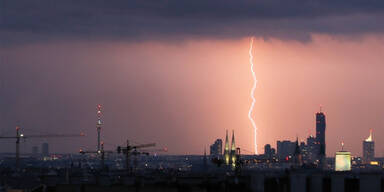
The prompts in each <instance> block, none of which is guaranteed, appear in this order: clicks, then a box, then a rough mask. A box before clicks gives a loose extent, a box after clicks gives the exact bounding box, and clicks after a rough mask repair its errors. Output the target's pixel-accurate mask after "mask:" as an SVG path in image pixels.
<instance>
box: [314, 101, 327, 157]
mask: <svg viewBox="0 0 384 192" xmlns="http://www.w3.org/2000/svg"><path fill="white" fill-rule="evenodd" d="M325 128H326V123H325V115H324V113H323V112H322V111H321V108H320V112H318V113H316V141H317V144H318V145H319V156H318V159H319V160H320V163H323V161H325V149H326V148H325V147H326V146H325Z"/></svg>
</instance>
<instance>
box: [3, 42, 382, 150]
mask: <svg viewBox="0 0 384 192" xmlns="http://www.w3.org/2000/svg"><path fill="white" fill-rule="evenodd" d="M383 43H384V39H383V38H382V36H380V35H364V36H360V37H359V38H343V37H338V36H330V35H313V36H312V41H306V42H301V41H295V40H279V39H275V38H270V39H262V38H256V39H255V42H254V63H255V72H256V74H257V79H258V84H257V89H256V92H255V97H256V105H255V112H254V115H255V119H256V124H257V127H258V138H257V143H258V146H259V148H258V150H259V152H261V153H262V152H263V151H264V150H263V146H264V145H265V144H267V143H270V144H272V146H274V147H275V145H276V141H277V140H284V139H289V140H294V139H295V138H296V136H298V137H299V139H300V140H301V139H305V138H306V137H307V136H308V135H309V134H314V133H315V132H314V129H315V119H314V118H315V117H314V113H315V112H316V111H318V110H319V105H322V106H323V110H324V111H325V113H326V115H327V130H326V142H327V155H333V154H334V152H335V151H337V150H339V149H340V143H341V141H344V142H345V149H347V150H350V151H352V153H353V154H355V155H360V154H361V150H362V149H361V148H362V140H363V139H365V138H366V137H368V134H369V129H371V128H372V129H373V130H374V139H375V141H376V154H377V155H379V156H382V155H384V148H383V147H381V146H383V143H382V142H381V141H382V139H381V138H382V137H384V131H383V129H382V127H383V126H384V120H383V118H382V117H383V116H384V112H383V110H382V109H383V107H384V101H383V98H384V90H383V88H382V82H384V65H383V63H382V62H383V60H382V55H383V53H384V46H383ZM248 49H249V37H243V38H235V39H230V40H228V39H227V40H225V39H221V40H218V39H215V40H208V39H197V40H184V41H172V42H168V43H167V42H164V41H145V42H136V43H133V42H116V41H113V42H107V41H96V42H89V41H76V42H72V41H68V42H63V41H61V42H46V43H34V44H27V45H21V46H15V47H10V48H6V49H5V48H2V52H1V56H2V59H3V63H2V68H1V70H2V71H1V75H2V79H1V82H2V83H1V89H2V91H1V94H2V96H3V98H2V101H0V103H1V104H2V105H3V110H2V116H1V121H2V122H3V123H2V126H1V132H2V133H3V135H9V134H14V127H15V125H16V124H17V123H18V124H20V125H21V126H22V127H23V128H24V129H25V133H26V134H27V133H32V132H38V133H50V132H59V133H72V132H78V131H79V130H81V131H85V132H86V133H87V135H88V136H87V137H86V138H83V139H71V140H70V141H71V142H66V141H63V140H57V139H55V140H54V139H48V140H30V141H27V142H28V145H24V146H22V148H23V150H24V151H26V152H28V151H30V150H31V149H30V148H31V146H32V145H40V144H41V142H43V141H48V142H50V143H51V149H52V151H58V152H76V151H77V150H78V149H79V148H80V147H82V148H89V149H93V148H94V147H95V146H96V129H95V124H96V109H95V107H96V104H98V103H101V104H102V105H103V106H104V119H103V120H104V124H105V127H104V128H103V140H104V141H105V143H106V144H107V145H106V148H111V149H112V148H114V147H115V146H116V145H118V144H122V143H124V141H125V140H126V139H130V140H132V141H135V142H138V143H145V142H156V143H157V144H158V146H159V147H161V146H166V147H168V149H169V154H201V153H202V152H203V151H204V147H207V149H208V148H209V145H210V144H211V143H213V141H214V140H215V139H217V138H223V139H224V136H225V130H226V129H228V130H232V129H233V130H235V134H236V142H237V145H238V146H239V147H241V149H242V152H243V153H249V152H251V151H254V148H253V129H252V127H251V124H250V121H249V119H248V117H247V114H248V109H249V106H250V104H251V99H250V96H249V91H250V89H251V87H252V83H253V80H252V76H251V73H250V70H249V67H250V66H249V61H248V60H249V57H248ZM2 142H3V143H10V144H11V143H13V142H5V141H2ZM2 150H3V151H9V152H11V151H13V147H3V148H2Z"/></svg>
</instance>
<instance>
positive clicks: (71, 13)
mask: <svg viewBox="0 0 384 192" xmlns="http://www.w3.org/2000/svg"><path fill="white" fill-rule="evenodd" d="M0 6H1V9H0V11H1V12H0V34H1V37H0V40H1V42H2V44H8V43H17V42H18V43H25V42H31V41H42V40H43V41H45V40H52V39H54V40H66V39H68V38H69V39H76V38H79V39H83V40H93V39H106V40H128V41H141V40H164V39H179V38H191V37H192V38H236V37H242V36H248V35H257V36H262V37H278V38H289V39H291V38H293V39H308V38H309V36H310V34H311V33H331V34H361V33H380V32H382V31H383V29H384V24H383V22H380V21H382V19H383V14H382V13H383V11H384V1H379V0H240V1H229V0H210V1H206V0H193V1H181V0H149V1H142V0H130V1H127V0H124V1H123V0H115V1H106V0H82V1H75V0H61V1H51V0H33V1H30V0H3V1H1V2H0Z"/></svg>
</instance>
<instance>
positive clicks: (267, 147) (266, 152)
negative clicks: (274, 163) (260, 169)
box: [264, 144, 276, 159]
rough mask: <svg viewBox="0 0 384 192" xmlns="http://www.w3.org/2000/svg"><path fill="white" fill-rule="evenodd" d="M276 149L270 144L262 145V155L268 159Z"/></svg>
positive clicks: (273, 154)
mask: <svg viewBox="0 0 384 192" xmlns="http://www.w3.org/2000/svg"><path fill="white" fill-rule="evenodd" d="M275 152H276V150H275V149H274V148H272V147H271V145H270V144H266V145H264V156H265V157H266V158H268V159H270V158H272V157H274V156H275Z"/></svg>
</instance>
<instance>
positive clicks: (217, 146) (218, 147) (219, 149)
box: [209, 139, 223, 157]
mask: <svg viewBox="0 0 384 192" xmlns="http://www.w3.org/2000/svg"><path fill="white" fill-rule="evenodd" d="M209 152H210V153H209V154H210V155H211V156H213V157H219V156H221V155H222V154H223V140H221V139H216V141H215V142H214V143H213V144H212V145H211V146H210V151H209Z"/></svg>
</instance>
